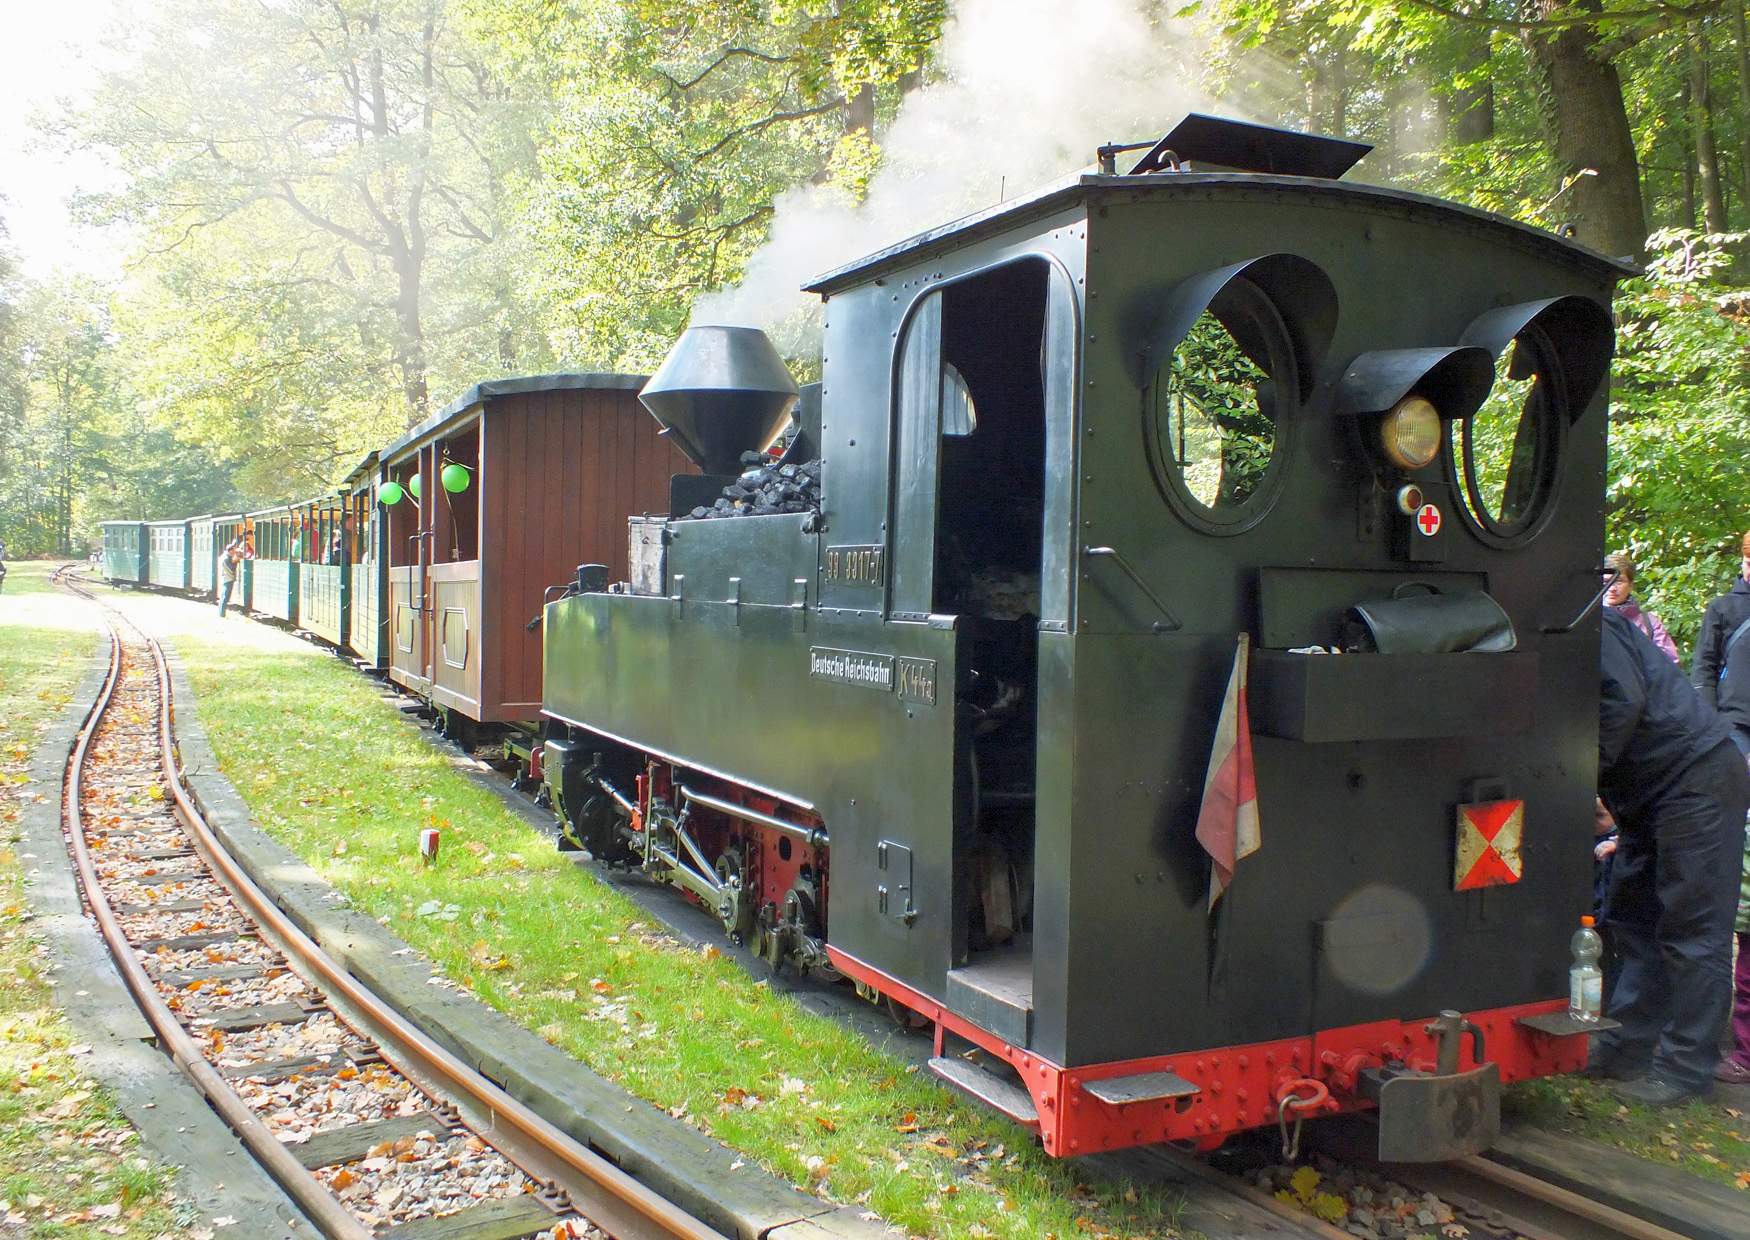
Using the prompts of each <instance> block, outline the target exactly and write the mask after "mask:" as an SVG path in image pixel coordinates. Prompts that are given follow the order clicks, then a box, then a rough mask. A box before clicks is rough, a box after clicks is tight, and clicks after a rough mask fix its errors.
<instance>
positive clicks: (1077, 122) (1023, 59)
mask: <svg viewBox="0 0 1750 1240" xmlns="http://www.w3.org/2000/svg"><path fill="white" fill-rule="evenodd" d="M1041 6H1043V8H1042V7H1041ZM1050 7H1051V6H1049V5H1046V4H1045V0H1011V2H1010V3H1009V4H1007V5H1004V4H999V3H996V2H995V0H320V2H319V0H285V2H284V3H276V4H267V5H264V4H260V3H255V2H254V0H164V2H163V3H161V4H157V5H153V6H142V8H140V9H138V10H135V9H132V8H127V7H124V8H123V10H122V15H121V17H120V19H119V22H120V24H119V25H118V26H117V28H116V29H115V30H113V31H112V32H110V38H111V40H112V42H113V43H114V44H115V46H116V48H117V55H116V56H115V57H114V59H113V64H112V67H110V68H109V69H108V70H106V71H105V73H104V75H103V78H102V81H101V83H100V86H99V89H98V90H97V92H96V94H95V96H94V98H93V99H92V100H91V101H90V102H89V104H88V105H87V106H84V107H82V108H80V109H78V110H74V111H70V112H58V113H56V114H54V115H50V116H46V117H44V118H43V119H42V121H41V127H42V128H43V130H44V132H45V134H46V135H47V136H48V138H49V139H50V140H52V141H57V142H60V143H64V144H67V145H68V146H73V147H79V148H83V149H87V150H91V151H96V152H99V153H100V154H102V155H104V156H105V157H106V158H107V159H108V160H109V161H110V162H111V163H112V164H113V165H114V166H115V167H116V168H117V170H118V172H119V173H120V177H119V181H118V183H117V185H116V186H115V187H114V188H113V189H110V190H107V191H105V192H103V193H98V194H93V195H90V196H88V197H87V198H86V199H85V200H83V201H82V203H81V204H80V210H81V211H82V212H83V213H85V214H86V215H87V216H88V217H89V218H90V219H91V220H93V221H95V222H106V221H107V222H116V223H121V224H124V225H126V226H127V227H128V228H129V229H130V233H129V235H130V236H131V237H132V238H133V241H132V249H131V252H130V254H129V257H128V261H127V265H126V268H125V270H124V271H123V272H121V273H118V275H117V276H116V277H115V278H114V279H113V280H111V281H109V282H97V281H93V280H90V279H80V278H74V277H70V276H50V277H42V278H37V279H27V278H25V277H24V276H22V275H21V274H20V273H19V271H18V268H17V264H16V262H15V261H14V257H13V256H12V255H11V254H10V252H9V251H7V250H6V249H5V246H4V244H3V241H0V530H3V531H4V533H5V534H6V536H7V538H8V540H9V542H10V543H11V544H12V546H13V547H14V548H15V549H18V550H23V549H33V550H43V551H47V550H62V551H66V550H70V549H72V548H74V547H76V546H77V545H79V544H80V542H81V541H82V540H84V539H86V538H89V536H90V535H91V533H92V532H93V528H94V522H95V520H96V519H98V518H99V517H100V516H102V515H107V514H110V513H114V512H119V511H131V510H132V508H133V506H135V505H139V506H142V508H152V509H153V510H180V509H183V508H187V509H190V510H193V509H200V508H222V507H227V506H234V505H243V504H260V503H266V502H270V501H274V500H279V499H284V498H289V497H292V496H295V495H298V494H300V493H308V492H310V491H313V490H316V489H318V488H320V487H322V486H325V485H327V484H329V483H331V482H333V481H334V480H335V479H337V478H338V477H339V476H340V475H341V474H342V473H344V471H345V470H346V469H347V468H348V467H349V466H350V465H352V464H353V463H355V462H356V460H357V459H358V458H359V457H360V456H361V455H362V454H363V453H364V452H365V451H367V450H368V449H369V448H371V447H373V446H376V445H379V444H381V443H382V442H383V441H384V440H386V439H388V438H389V437H391V436H393V435H394V434H396V433H398V432H399V431H401V430H402V429H404V428H406V427H407V426H409V425H411V424H413V423H414V422H416V421H418V420H419V419H421V418H422V417H424V416H426V415H427V414H429V413H430V412H431V411H432V410H433V409H434V408H435V407H436V406H438V405H440V404H441V403H443V402H444V401H445V400H447V399H448V398H449V397H451V396H453V395H454V394H455V393H457V392H458V391H460V390H462V389H463V388H464V387H466V386H467V385H469V384H471V383H474V382H477V381H479V380H481V379H485V378H491V377H494V376H497V375H503V374H508V373H527V372H534V371H542V370H552V369H626V370H641V369H647V368H649V367H652V366H654V365H655V364H656V362H657V361H658V360H659V359H660V358H661V356H662V354H663V353H664V351H665V350H666V348H667V346H668V343H669V342H670V341H671V340H672V339H673V337H674V335H675V334H676V333H677V332H678V331H679V330H680V329H681V328H682V327H683V326H684V325H685V324H686V322H687V319H688V316H689V314H690V313H691V312H692V310H693V308H694V306H695V305H696V303H698V301H699V299H700V297H701V296H702V295H704V294H708V293H711V292H712V291H714V290H721V289H725V288H728V287H731V286H734V285H736V284H737V283H738V282H739V281H741V280H742V279H743V278H744V277H746V276H747V275H748V274H749V273H750V271H751V270H753V267H757V265H758V264H759V263H761V262H764V261H766V260H767V259H769V258H770V256H771V252H772V250H771V247H772V245H773V244H774V241H773V239H774V237H777V238H778V239H779V240H778V242H777V244H778V245H781V246H788V245H789V244H790V243H791V240H792V236H793V234H789V233H785V232H784V231H783V219H782V218H781V217H782V214H783V209H784V208H783V204H784V203H786V202H790V201H793V200H796V196H797V194H798V193H800V194H803V195H806V196H807V197H808V199H809V201H811V202H822V201H824V202H828V203H839V204H845V205H849V206H855V205H856V204H858V203H861V202H865V201H866V200H869V201H873V200H874V199H875V198H878V197H879V195H880V193H881V191H882V189H883V183H882V181H881V178H882V176H883V170H886V172H887V175H889V176H890V177H897V176H899V174H900V173H905V174H906V175H910V174H911V173H912V172H913V170H914V169H916V170H918V172H917V175H918V178H919V179H918V180H916V181H915V183H908V182H905V181H904V179H903V177H901V178H900V180H899V183H898V184H897V186H892V185H889V186H886V187H885V188H886V189H887V190H889V191H891V192H893V193H896V194H897V195H899V196H901V197H903V196H906V195H908V194H909V195H910V196H911V197H912V198H913V199H916V200H921V201H922V202H925V203H934V202H937V201H940V202H942V203H944V204H948V203H952V204H953V206H952V207H949V206H946V205H945V206H944V207H943V215H946V214H951V213H953V212H954V211H957V210H959V209H960V207H961V204H962V203H963V202H965V201H973V200H977V201H992V200H994V199H995V198H996V197H998V196H1000V195H1001V194H1004V193H1010V192H1017V191H1020V190H1022V189H1024V188H1025V186H1024V185H1022V184H1019V183H1015V184H1010V183H1008V180H1007V178H1006V177H1003V176H999V177H998V184H997V185H985V184H983V183H982V181H981V182H979V183H978V184H970V183H969V178H971V177H973V176H974V175H976V176H979V177H985V178H988V177H989V175H990V173H991V171H992V169H993V168H995V169H996V170H997V171H998V172H999V173H1000V172H1002V171H1004V170H1005V169H1008V168H1013V169H1015V170H1017V175H1020V173H1019V170H1021V169H1026V175H1028V176H1031V175H1033V174H1034V170H1035V169H1036V168H1037V167H1038V166H1039V165H1038V163H1037V162H1030V161H1029V160H1028V159H1027V158H1026V155H1027V153H1028V151H1029V148H1030V146H1042V147H1045V148H1048V151H1047V154H1048V155H1049V158H1051V159H1061V160H1067V161H1068V162H1066V163H1065V166H1063V167H1061V168H1055V167H1054V168H1053V169H1052V170H1053V171H1057V172H1064V171H1069V170H1070V168H1069V163H1073V162H1074V161H1076V160H1078V159H1083V158H1091V154H1092V146H1093V144H1094V143H1095V142H1098V141H1102V140H1106V139H1109V138H1114V137H1118V138H1143V137H1147V136H1150V135H1149V134H1148V133H1147V132H1131V130H1133V129H1136V128H1137V127H1138V126H1141V127H1142V129H1143V130H1145V131H1146V129H1147V128H1149V127H1154V128H1156V129H1157V130H1158V129H1160V128H1164V126H1166V125H1167V124H1170V123H1171V122H1172V121H1173V120H1174V119H1175V116H1174V115H1173V114H1172V113H1173V111H1175V110H1177V109H1180V108H1182V107H1183V106H1186V105H1188V104H1192V103H1195V104H1197V105H1199V106H1203V107H1207V108H1211V109H1215V110H1222V111H1228V112H1232V113H1235V114H1239V115H1243V116H1248V117H1251V118H1254V119H1258V120H1263V121H1267V122H1271V123H1277V124H1282V125H1286V126H1290V127H1295V128H1308V129H1312V130H1315V131H1321V132H1327V133H1336V134H1343V135H1345V136H1350V137H1355V138H1358V139H1361V140H1364V141H1368V142H1371V143H1373V144H1374V145H1375V147H1376V151H1375V154H1374V155H1372V156H1371V157H1370V158H1369V159H1368V160H1366V161H1365V162H1364V163H1363V164H1362V165H1361V166H1360V168H1358V169H1357V170H1356V172H1355V173H1353V174H1352V175H1353V176H1356V177H1359V178H1362V179H1370V180H1375V181H1382V182H1387V183H1391V184H1396V185H1402V186H1405V187H1409V188H1414V189H1419V190H1423V191H1426V192H1430V193H1435V194H1439V195H1442V196H1446V197H1450V198H1454V199H1457V200H1459V201H1462V202H1467V203H1470V204H1473V205H1476V206H1479V207H1483V208H1486V209H1488V210H1492V211H1496V212H1500V213H1502V214H1505V215H1508V216H1511V217H1514V218H1517V219H1520V220H1524V221H1527V222H1530V223H1534V224H1538V225H1541V226H1544V227H1550V228H1558V227H1559V228H1564V229H1571V230H1572V231H1573V233H1574V234H1575V235H1577V236H1578V237H1579V238H1580V239H1581V240H1582V241H1585V242H1587V243H1588V244H1591V245H1593V246H1594V247H1596V248H1598V249H1601V250H1603V251H1605V252H1606V253H1611V254H1623V255H1630V256H1634V257H1636V258H1637V259H1640V260H1642V261H1644V262H1646V263H1647V265H1648V269H1647V275H1646V276H1645V278H1643V279H1640V280H1636V281H1633V282H1630V283H1629V284H1628V285H1627V286H1626V287H1625V288H1624V290H1623V292H1622V296H1621V300H1620V303H1619V307H1618V309H1619V313H1620V316H1621V320H1622V324H1623V330H1622V337H1621V347H1620V353H1619V359H1618V363H1617V370H1616V375H1617V377H1616V395H1615V406H1614V414H1613V417H1614V418H1615V425H1614V438H1613V445H1612V470H1611V481H1610V488H1611V489H1610V504H1611V526H1610V538H1611V542H1612V545H1613V546H1616V547H1623V548H1627V549H1630V550H1632V551H1634V552H1635V553H1637V554H1638V555H1639V556H1640V558H1641V559H1643V560H1644V561H1646V565H1645V570H1644V573H1643V580H1644V581H1645V583H1646V585H1647V586H1648V588H1649V592H1650V593H1651V594H1652V596H1653V599H1654V601H1655V604H1656V605H1659V606H1661V607H1662V609H1663V611H1664V612H1665V614H1666V616H1667V619H1668V620H1669V621H1670V622H1671V624H1672V627H1673V629H1674V631H1676V632H1678V633H1679V634H1680V635H1681V634H1684V633H1685V632H1687V628H1688V625H1689V624H1690V623H1691V621H1690V617H1692V616H1693V615H1694V614H1695V613H1696V612H1698V610H1699V603H1700V601H1701V600H1702V599H1703V598H1704V597H1705V596H1706V595H1707V594H1709V593H1711V592H1713V591H1714V590H1716V589H1718V588H1719V587H1720V586H1721V585H1722V584H1723V582H1724V581H1725V580H1727V579H1728V575H1729V572H1730V564H1731V561H1730V555H1729V553H1730V549H1731V547H1732V545H1733V539H1734V532H1735V531H1741V530H1742V528H1743V527H1745V526H1746V525H1750V514H1747V513H1746V508H1747V507H1750V505H1747V504H1746V502H1745V499H1744V496H1743V495H1742V487H1741V483H1740V481H1739V478H1738V474H1739V469H1738V465H1737V462H1738V460H1740V459H1741V458H1742V452H1743V449H1744V447H1745V440H1746V437H1747V432H1746V426H1747V424H1750V396H1747V392H1750V375H1747V374H1746V357H1747V355H1750V337H1747V335H1746V332H1747V330H1750V328H1747V322H1750V314H1747V312H1746V301H1745V295H1744V293H1743V292H1742V289H1743V287H1744V286H1745V285H1746V284H1747V283H1750V267H1746V258H1745V251H1746V243H1745V233H1746V231H1750V39H1747V37H1746V30H1745V11H1744V10H1745V0H1397V2H1388V0H1201V2H1199V3H1188V4H1187V3H1182V2H1173V0H1087V2H1086V3H1085V4H1083V5H1081V6H1078V7H1077V10H1076V15H1075V21H1076V23H1077V25H1076V27H1075V29H1074V30H1073V31H1066V30H1065V29H1064V28H1063V27H1062V25H1061V23H1058V24H1057V25H1056V26H1055V27H1053V25H1052V24H1051V23H1049V22H1047V21H1043V20H1036V21H1033V22H1031V24H1030V23H1029V20H1028V18H1029V17H1033V18H1039V17H1041V16H1049V14H1045V13H1044V10H1046V9H1049V8H1050ZM1035 9H1041V13H1034V10H1035ZM1053 29H1055V31H1056V33H1055V35H1053V34H1050V33H1046V34H1043V35H1042V34H1040V33H1039V32H1040V31H1046V32H1050V31H1052V30H1053ZM1072 38H1073V39H1080V40H1083V42H1076V43H1074V44H1073V50H1072V43H1071V40H1072ZM1029 40H1030V41H1031V42H1029ZM979 41H982V42H984V43H987V44H988V45H989V46H988V48H986V49H984V52H983V62H982V69H980V68H977V67H969V65H971V61H970V60H969V54H968V50H967V49H968V46H969V44H974V45H975V44H976V43H977V42H979ZM1088 48H1092V49H1094V54H1091V55H1090V54H1088V52H1087V50H1086V49H1088ZM974 50H975V51H976V50H977V48H976V46H974ZM979 72H994V73H995V74H996V75H997V76H1000V75H1001V74H1004V73H1006V74H1008V75H1009V77H1010V78H1011V79H1017V80H1018V83H1019V84H1018V86H1017V85H1016V82H1015V81H1011V82H1010V84H1009V85H1010V93H1009V94H1008V95H1006V96H1003V97H1001V98H998V97H997V96H995V95H984V96H981V95H980V94H979V90H980V89H981V86H980V80H979V79H978V77H977V74H978V73H979ZM1078 75H1079V76H1078ZM1102 75H1103V76H1102ZM955 91H959V92H960V93H959V94H954V93H953V92H955ZM932 101H933V103H932ZM1028 101H1030V102H1031V103H1032V104H1033V105H1034V107H1033V110H1032V111H1031V112H1029V111H1028V110H1027V108H1026V107H1025V106H1023V105H1024V104H1025V103H1026V102H1028ZM931 106H934V108H935V112H934V113H933V114H930V113H929V109H930V107H931ZM993 110H994V111H995V112H996V113H997V114H996V115H987V114H986V113H987V112H991V111H993ZM1157 111H1158V112H1160V113H1161V114H1160V115H1154V113H1155V112H1157ZM1011 113H1012V114H1011ZM927 114H928V115H929V116H930V123H929V124H924V123H922V122H921V121H920V118H922V117H924V116H926V115H927ZM1048 121H1051V122H1053V123H1052V124H1048V123H1047V122H1048ZM1057 122H1061V123H1057ZM956 129H959V130H963V131H964V132H962V133H956V132H955V131H956ZM1108 129H1117V130H1121V132H1108V131H1107V130H1108ZM992 133H995V134H999V135H1001V136H1000V138H999V139H998V146H999V148H1000V150H999V154H1000V155H1001V158H998V159H994V160H992V161H989V162H987V163H986V164H984V165H981V166H980V167H979V168H977V169H976V170H974V169H972V168H971V167H970V166H969V165H965V164H964V162H963V161H962V160H961V158H960V156H961V154H962V153H963V147H959V146H956V143H957V142H963V141H968V140H971V139H972V138H977V139H978V140H981V141H982V140H987V139H986V135H989V134H992ZM1081 144H1085V146H1086V150H1085V151H1083V150H1082V146H1081ZM932 147H938V148H940V149H939V150H932V149H931V148H932ZM1071 150H1075V151H1081V153H1080V154H1067V155H1066V154H1065V152H1068V151H1071ZM1034 153H1035V154H1037V153H1038V152H1034ZM932 158H933V160H934V162H931V160H932ZM1005 161H1006V162H1005ZM957 178H958V181H957ZM978 195H984V197H983V198H979V197H978ZM846 218H847V219H853V220H854V218H855V217H854V216H847V217H846ZM775 230H776V231H775ZM833 236H834V239H835V243H837V242H842V243H843V244H845V245H848V246H851V247H853V248H855V247H856V246H857V245H858V244H859V242H865V243H867V244H876V243H879V241H884V240H887V239H888V238H868V237H863V236H861V235H860V234H858V233H857V232H856V230H855V228H850V229H849V230H847V231H843V232H841V233H839V234H834V235H833ZM865 248H866V246H865ZM837 257H840V258H849V257H854V255H853V254H852V253H849V252H847V253H844V254H841V255H838V256H837ZM750 264H752V265H753V266H752V267H750ZM793 360H794V361H795V362H797V364H798V368H799V369H800V370H803V371H806V370H808V369H810V368H811V367H812V366H813V365H814V363H815V359H814V358H812V357H809V356H798V357H795V358H793ZM142 445H146V446H147V447H148V448H149V450H148V451H144V452H143V451H141V446H142Z"/></svg>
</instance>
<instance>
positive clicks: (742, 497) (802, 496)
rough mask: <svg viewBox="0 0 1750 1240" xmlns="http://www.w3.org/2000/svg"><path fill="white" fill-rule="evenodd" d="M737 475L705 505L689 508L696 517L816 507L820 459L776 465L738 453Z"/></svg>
mask: <svg viewBox="0 0 1750 1240" xmlns="http://www.w3.org/2000/svg"><path fill="white" fill-rule="evenodd" d="M741 465H742V472H741V476H740V477H739V478H737V479H736V480H735V481H734V482H732V483H730V484H729V485H728V486H726V487H724V488H723V494H722V495H721V496H719V497H718V499H717V502H716V503H715V504H713V505H711V506H710V507H709V508H707V507H705V506H704V505H700V506H699V507H697V508H695V509H693V510H692V511H691V512H690V513H688V514H687V516H688V517H689V518H691V519H693V520H696V521H703V520H706V519H708V518H711V517H769V516H773V515H775V514H777V513H781V512H819V511H820V462H819V461H807V462H805V463H803V464H801V465H796V464H784V465H780V464H777V463H774V462H771V461H768V460H766V458H765V457H764V456H763V455H761V454H760V453H758V452H743V453H742V454H741Z"/></svg>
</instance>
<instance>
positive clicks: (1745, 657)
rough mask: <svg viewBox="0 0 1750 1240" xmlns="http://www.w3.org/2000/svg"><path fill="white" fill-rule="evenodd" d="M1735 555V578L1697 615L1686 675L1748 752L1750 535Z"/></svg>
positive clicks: (1740, 747) (1749, 724)
mask: <svg viewBox="0 0 1750 1240" xmlns="http://www.w3.org/2000/svg"><path fill="white" fill-rule="evenodd" d="M1738 554H1739V560H1738V567H1739V575H1738V579H1737V580H1736V581H1734V582H1733V583H1732V588H1731V589H1730V590H1729V591H1727V592H1726V593H1725V594H1722V595H1720V597H1718V598H1716V599H1715V600H1714V601H1713V602H1711V603H1709V604H1708V605H1707V612H1706V613H1705V614H1704V615H1703V616H1702V618H1701V632H1700V634H1698V635H1697V637H1696V639H1695V658H1694V660H1693V662H1692V665H1691V667H1690V676H1689V678H1690V681H1691V683H1693V684H1694V685H1695V688H1696V692H1698V693H1700V694H1701V696H1702V700H1703V701H1705V702H1706V703H1707V704H1708V705H1709V706H1712V707H1714V708H1715V709H1717V710H1718V711H1719V712H1720V714H1722V715H1724V716H1725V717H1726V722H1727V723H1729V724H1730V725H1731V727H1732V740H1733V741H1734V742H1735V743H1736V744H1737V746H1738V748H1739V750H1741V751H1742V752H1743V753H1745V754H1747V755H1750V534H1745V535H1744V541H1743V543H1742V544H1740V546H1739V548H1738Z"/></svg>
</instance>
